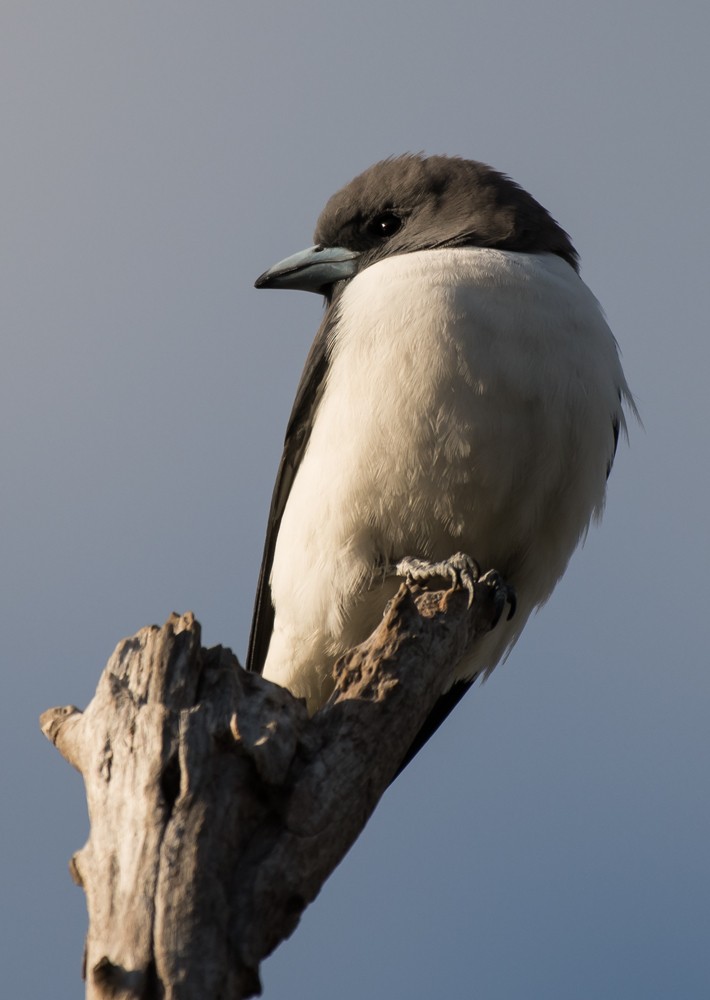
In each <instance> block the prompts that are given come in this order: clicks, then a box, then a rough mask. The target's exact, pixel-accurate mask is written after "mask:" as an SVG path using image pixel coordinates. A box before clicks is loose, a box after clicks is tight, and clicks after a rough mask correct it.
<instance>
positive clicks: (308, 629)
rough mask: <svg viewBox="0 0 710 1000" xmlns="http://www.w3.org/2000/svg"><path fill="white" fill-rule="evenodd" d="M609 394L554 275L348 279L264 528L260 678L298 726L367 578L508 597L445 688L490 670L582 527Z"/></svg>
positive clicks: (598, 329) (478, 253) (417, 258)
mask: <svg viewBox="0 0 710 1000" xmlns="http://www.w3.org/2000/svg"><path fill="white" fill-rule="evenodd" d="M626 391H627V390H626V384H625V382H624V378H623V374H622V372H621V368H620V365H619V360H618V354H617V349H616V344H615V342H614V338H613V337H612V335H611V332H610V331H609V328H608V327H607V325H606V323H605V321H604V318H603V316H602V313H601V310H600V308H599V306H598V304H597V302H596V300H595V299H594V297H593V296H592V294H591V293H590V291H589V290H588V289H587V287H586V286H585V285H584V283H583V282H582V281H581V279H580V278H579V277H578V275H577V274H576V273H575V272H574V270H573V269H572V268H571V267H570V266H569V265H568V264H567V263H565V262H564V261H563V260H561V259H560V258H558V257H556V256H552V255H542V256H535V255H529V254H519V253H509V252H502V251H497V250H484V249H471V248H466V249H452V250H432V251H422V252H418V253H411V254H404V255H401V256H395V257H392V258H389V259H386V260H384V261H381V262H380V263H377V264H375V265H373V266H371V267H369V268H367V269H366V270H365V271H363V272H362V273H361V274H359V275H358V276H357V277H356V278H354V279H353V280H352V281H351V282H350V284H349V285H348V286H347V288H346V290H345V292H344V294H343V296H342V299H341V303H340V321H339V323H338V327H337V335H336V338H335V342H334V347H333V351H332V355H331V363H330V367H329V372H328V380H327V386H326V389H325V392H324V395H323V397H322V400H321V403H320V406H319V408H318V411H317V415H316V420H315V423H314V426H313V430H312V433H311V437H310V441H309V444H308V448H307V451H306V453H305V455H304V458H303V461H302V463H301V466H300V468H299V471H298V473H297V476H296V478H295V481H294V484H293V487H292V490H291V494H290V496H289V500H288V503H287V506H286V509H285V512H284V516H283V520H282V523H281V529H280V532H279V537H278V541H277V545H276V551H275V556H274V562H273V568H272V575H271V587H272V595H273V600H274V606H275V609H276V619H275V627H274V634H273V637H272V641H271V645H270V648H269V654H268V657H267V662H266V666H265V670H264V675H265V676H267V677H269V678H271V679H272V680H276V681H277V682H279V683H281V684H285V685H286V686H288V687H290V688H291V689H292V690H294V692H295V693H297V694H299V695H302V696H305V697H307V698H308V699H309V703H310V705H311V707H316V706H317V704H318V703H320V701H321V700H322V699H323V698H324V697H327V694H328V693H329V689H330V680H329V678H330V666H331V664H332V661H333V658H334V657H335V656H336V655H339V654H340V653H341V652H343V651H344V650H345V649H347V648H349V647H350V646H352V645H353V644H355V643H357V642H359V641H361V640H362V639H363V638H365V636H366V635H367V634H369V632H370V631H371V629H372V628H373V627H374V625H375V624H376V622H377V620H378V619H379V617H380V616H381V613H382V610H383V608H384V605H385V603H386V601H387V600H388V599H389V597H390V596H391V594H392V593H393V590H394V589H395V588H396V583H393V582H391V581H390V582H389V583H387V584H385V585H383V583H382V581H381V579H378V578H377V573H376V570H377V567H378V566H381V565H382V564H383V563H384V562H388V561H393V560H397V559H400V558H402V557H403V556H407V555H408V556H415V557H423V558H435V559H439V558H445V557H446V556H448V555H451V554H453V553H454V552H456V551H458V550H463V551H465V552H467V553H468V554H470V555H472V556H473V557H474V558H475V559H477V560H478V561H479V563H480V564H481V565H482V567H483V568H484V569H487V568H490V567H495V568H496V569H498V570H500V572H501V573H503V575H504V576H505V577H506V578H507V579H508V580H509V582H511V583H512V584H513V585H514V586H515V587H516V589H517V591H518V598H519V605H518V612H517V614H516V617H515V619H514V620H513V622H511V623H509V624H508V625H506V626H499V627H498V628H497V629H496V630H495V632H494V633H492V634H491V635H490V636H489V637H487V639H486V640H485V641H484V642H483V643H482V644H481V645H480V646H479V647H478V650H477V652H476V656H475V658H474V659H470V660H469V661H466V662H464V663H462V665H461V667H460V670H459V676H471V675H472V674H473V673H475V672H477V671H480V670H482V669H485V670H489V669H491V668H492V667H493V666H494V665H495V663H496V662H498V660H499V659H500V658H501V656H502V655H503V654H504V653H505V651H506V649H507V648H508V647H509V646H510V645H511V644H512V643H513V642H514V641H515V639H516V638H517V636H518V634H519V632H520V630H521V629H522V627H523V625H524V624H525V621H526V619H527V617H528V615H529V614H530V611H531V610H532V609H533V608H534V607H535V606H537V605H539V604H541V603H542V602H543V601H545V600H546V599H547V597H548V596H549V594H550V593H551V591H552V588H553V587H554V585H555V583H556V582H557V580H558V579H559V577H560V576H561V574H562V573H563V571H564V569H565V567H566V565H567V562H568V560H569V557H570V555H571V553H572V551H573V550H574V548H575V546H576V545H577V543H578V541H579V540H580V538H581V536H582V535H583V534H584V532H585V531H586V529H587V527H588V525H589V522H590V519H591V518H592V516H593V515H595V514H598V513H600V512H601V509H602V506H603V501H604V491H605V479H606V470H607V465H608V463H609V461H610V460H611V457H612V454H613V436H612V419H613V418H614V417H616V418H617V419H618V420H619V421H620V422H623V417H622V415H621V412H620V400H619V393H620V392H621V393H622V394H626Z"/></svg>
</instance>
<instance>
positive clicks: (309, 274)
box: [254, 246, 360, 292]
mask: <svg viewBox="0 0 710 1000" xmlns="http://www.w3.org/2000/svg"><path fill="white" fill-rule="evenodd" d="M359 256H360V254H359V252H358V251H357V250H346V249H345V247H320V246H314V247H309V248H308V249H307V250H301V251H300V252H299V253H294V254H292V255H291V256H290V257H286V259H285V260H282V261H279V263H278V264H274V266H273V267H270V268H269V270H268V271H264V273H263V274H262V275H260V276H259V277H258V278H257V279H256V281H255V282H254V285H255V287H256V288H297V289H300V290H301V291H304V292H321V291H323V289H324V288H327V287H328V286H329V285H332V284H334V283H335V282H336V281H343V280H345V279H346V278H352V276H353V275H354V274H355V272H356V271H357V258H358V257H359Z"/></svg>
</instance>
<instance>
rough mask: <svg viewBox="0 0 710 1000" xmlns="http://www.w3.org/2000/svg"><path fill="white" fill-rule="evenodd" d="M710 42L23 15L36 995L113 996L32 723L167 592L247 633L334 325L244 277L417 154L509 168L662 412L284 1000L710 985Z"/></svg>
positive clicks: (15, 125)
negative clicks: (309, 391)
mask: <svg viewBox="0 0 710 1000" xmlns="http://www.w3.org/2000/svg"><path fill="white" fill-rule="evenodd" d="M709 29H710V14H709V13H708V7H707V3H706V2H704V0H703V2H700V0H698V2H679V3H675V4H668V3H665V2H664V3H660V2H654V0H629V2H626V3H619V0H614V2H611V0H597V2H596V3H594V4H591V3H587V4H582V3H563V2H561V0H559V2H554V0H540V2H538V3H528V2H522V0H517V2H514V0H478V2H477V3H476V4H471V3H470V2H465V3H464V2H455V0H442V2H439V3H436V4H431V5H429V4H422V3H417V2H409V3H403V2H392V0H376V2H375V0H360V2H359V3H358V4H342V5H338V4H336V3H333V2H332V0H330V2H325V0H322V2H320V0H319V2H313V0H301V2H300V3H298V4H293V3H286V2H285V0H272V2H271V3H269V4H265V3H255V2H248V0H240V2H237V0H231V2H226V0H210V2H208V3H196V2H193V3H187V2H183V0H170V2H167V0H150V2H149V3H146V2H140V3H139V2H137V0H121V2H120V3H119V2H115V0H114V2H106V0H92V2H91V3H88V2H84V3H80V2H74V0H64V2H62V3H57V2H56V0H47V2H39V0H4V2H3V4H2V8H1V9H0V102H1V110H0V127H1V129H2V136H3V155H2V157H1V158H0V179H1V182H2V192H3V198H2V216H3V221H2V230H1V231H2V237H1V242H0V247H1V250H0V252H1V253H2V264H1V267H0V282H1V283H2V305H1V307H0V308H1V309H2V356H3V364H2V370H1V371H0V420H1V426H2V430H3V434H2V443H1V446H0V447H1V449H2V451H1V454H0V461H1V463H2V480H1V482H2V517H3V530H2V533H1V535H0V547H1V548H0V560H1V562H0V565H1V566H2V584H3V594H2V614H3V617H4V621H3V636H4V641H3V652H4V661H5V662H4V667H3V678H4V684H5V690H4V697H3V699H2V703H1V705H0V712H1V713H2V717H1V719H0V739H1V740H2V747H1V748H0V753H1V759H2V783H3V810H2V844H3V850H2V852H1V854H0V866H1V870H0V879H1V881H0V899H2V906H3V909H4V911H5V912H4V915H3V925H4V931H3V935H2V944H1V945H0V947H2V948H3V949H6V950H7V951H6V954H5V955H4V956H3V989H4V991H5V993H6V995H7V996H8V997H11V996H12V997H28V998H34V997H42V996H52V997H55V998H58V1000H70V998H74V997H77V996H79V995H81V986H80V981H79V973H80V964H81V950H82V941H83V933H84V928H85V911H84V903H83V898H82V894H81V892H80V890H78V889H77V888H75V887H74V886H73V884H72V883H71V881H70V878H69V875H68V873H67V861H68V859H69V857H70V855H71V854H72V852H73V851H75V850H77V849H78V848H79V847H80V846H81V845H82V844H83V843H84V841H85V839H86V835H87V831H88V826H87V820H86V810H85V805H84V798H83V790H82V786H81V781H80V778H79V776H78V775H77V774H76V773H74V772H73V771H72V770H71V769H70V768H69V766H68V765H66V764H65V763H64V762H63V761H62V760H61V759H60V757H59V755H58V754H57V753H56V752H55V751H54V750H53V749H52V748H51V747H50V746H49V744H48V743H46V742H45V741H44V740H43V738H42V737H41V735H40V734H39V731H38V727H37V716H38V715H39V713H40V712H41V711H42V710H43V709H45V708H48V707H50V706H52V705H55V704H66V703H71V702H73V703H75V704H77V705H80V706H85V705H86V704H87V703H88V701H89V700H90V699H91V696H92V693H93V689H94V687H95V684H96V682H97V680H98V677H99V674H100V671H101V669H102V667H103V665H104V663H105V661H106V659H107V658H108V656H109V654H110V653H111V651H112V649H113V647H114V645H115V644H116V642H117V641H118V640H119V639H121V638H122V637H123V636H125V635H130V634H132V633H134V632H135V631H137V630H138V629H139V628H140V627H142V626H143V625H145V624H148V623H150V622H154V621H155V622H162V621H163V620H164V619H165V618H166V616H167V615H168V613H169V612H170V611H172V610H173V609H176V610H179V611H184V610H186V609H188V608H190V609H193V610H194V611H195V613H196V614H197V616H198V617H199V618H200V620H201V621H202V623H203V626H204V636H205V640H206V642H207V643H210V644H211V643H217V642H221V643H224V644H226V645H231V646H233V647H234V649H235V650H236V651H237V652H238V653H239V655H240V656H241V655H242V654H243V652H244V649H245V645H246V638H247V631H248V624H249V618H250V614H251V603H252V597H253V592H254V588H255V581H256V575H257V572H258V565H259V559H260V555H261V545H262V540H263V532H264V526H265V521H266V513H267V509H268V501H269V496H270V492H271V487H272V484H273V479H274V475H275V470H276V465H277V462H278V457H279V454H280V448H281V441H282V437H283V430H284V425H285V420H286V417H287V415H288V411H289V409H290V406H291V402H292V399H293V393H294V391H295V386H296V383H297V380H298V377H299V374H300V369H301V365H302V363H303V360H304V358H305V354H306V351H307V348H308V345H309V343H310V340H311V338H312V336H313V334H314V332H315V329H316V326H317V323H318V320H319V316H320V305H319V303H318V301H317V299H316V297H315V296H307V295H302V294H299V293H291V294H289V293H285V292H272V293H266V292H256V291H254V290H253V288H252V282H253V279H254V278H255V277H256V276H257V275H258V274H259V273H260V272H261V271H263V270H264V269H265V268H266V267H267V266H269V265H270V264H272V263H273V262H275V261H276V260H278V259H280V258H281V257H283V256H285V255H286V254H288V253H291V252H293V251H295V250H298V249H300V248H301V247H303V246H306V245H307V244H308V243H309V242H310V240H311V235H312V230H313V226H314V223H315V219H316V216H317V214H318V212H319V211H320V209H321V207H322V205H323V203H324V202H325V200H326V198H327V197H328V196H329V195H330V194H331V193H332V192H333V191H335V190H336V189H337V188H338V187H340V186H341V185H342V184H343V183H345V182H346V181H348V180H349V179H350V178H351V177H352V176H353V175H354V174H355V173H357V172H359V171H360V170H362V169H364V168H365V167H366V166H368V165H369V164H370V163H372V162H374V161H375V160H377V159H380V158H382V157H383V156H386V155H389V154H392V153H399V152H403V151H405V150H426V151H427V152H431V153H434V152H436V153H457V154H461V155H464V156H471V157H474V158H478V159H483V160H486V161H488V162H490V163H492V164H493V165H494V166H496V167H498V168H499V169H502V170H505V171H506V172H508V173H510V174H511V175H512V176H513V177H514V178H515V179H516V180H517V181H518V182H519V183H521V184H522V185H523V186H525V187H526V188H528V189H529V190H530V191H531V192H532V193H533V194H534V195H535V197H537V198H538V199H539V200H540V201H541V202H542V203H543V204H544V205H545V206H546V207H547V208H549V209H550V211H551V212H552V213H553V214H554V215H555V217H556V218H557V219H558V220H559V221H560V222H561V223H562V225H563V226H564V227H565V228H566V229H567V230H568V231H569V232H570V233H571V235H572V238H573V240H574V242H575V244H576V245H577V247H578V249H579V250H580V252H581V255H582V271H583V276H584V278H585V279H586V281H587V282H588V283H589V284H590V286H591V287H592V289H593V290H594V292H595V294H596V295H597V296H598V297H599V299H600V300H601V302H602V304H603V305H604V308H605V310H606V312H607V315H608V317H609V320H610V323H611V326H612V328H613V329H614V331H615V333H616V335H617V337H618V339H619V341H620V344H621V347H622V351H623V356H624V364H625V368H626V372H627V376H628V379H629V382H630V384H631V386H632V389H633V390H634V392H635V394H636V397H637V401H638V404H639V407H640V409H641V412H642V415H643V419H644V424H645V430H642V429H641V428H640V427H638V426H635V425H632V426H631V429H630V430H631V445H630V447H628V448H627V447H626V446H625V445H624V446H622V447H621V448H620V452H619V455H618V459H617V464H616V467H615V469H614V473H613V476H612V481H611V488H610V496H609V502H608V510H607V513H606V516H605V520H604V524H603V526H602V528H601V529H595V530H593V531H592V533H591V534H590V537H589V539H588V541H587V544H586V546H585V548H584V549H583V550H582V551H581V552H580V553H578V554H577V556H576V557H575V558H574V560H573V562H572V564H571V566H570V569H569V571H568V573H567V575H566V577H565V579H564V581H563V582H562V583H561V585H560V586H559V588H558V591H557V593H556V594H555V595H554V597H553V599H552V600H551V601H550V603H549V604H548V606H547V607H546V608H544V609H543V611H542V612H541V613H540V614H539V615H538V616H537V617H536V618H535V619H534V620H533V621H532V622H531V623H530V624H529V625H528V627H527V629H526V631H525V633H524V635H523V638H522V639H521V641H520V642H519V644H518V646H517V647H516V649H515V650H514V652H513V655H512V656H511V658H510V659H509V661H508V662H507V663H506V664H505V665H504V666H503V667H500V668H499V669H498V670H497V671H496V672H495V673H494V675H493V677H492V678H491V680H490V681H489V682H488V683H487V684H486V685H485V686H484V687H483V688H476V689H474V692H473V693H471V694H470V695H469V696H468V698H467V699H466V700H465V702H464V703H463V705H462V706H461V708H460V709H459V711H458V712H457V713H456V715H455V716H454V717H453V718H452V719H451V720H450V722H449V723H448V724H447V726H446V727H445V728H444V729H443V730H442V731H441V732H440V734H439V735H438V736H437V737H436V738H435V739H434V740H432V742H431V744H430V745H429V746H428V747H427V749H426V750H425V751H424V752H423V753H422V754H420V756H419V757H418V758H417V760H416V761H415V763H414V764H413V765H412V766H411V767H410V768H409V769H408V770H407V772H406V773H405V774H404V775H403V776H402V778H400V779H399V780H398V781H397V783H396V784H395V785H394V786H393V787H392V788H391V789H390V791H389V792H388V794H387V796H386V797H385V799H384V800H383V802H382V803H381V805H380V806H379V808H378V810H377V812H376V814H375V816H374V817H373V819H372V821H371V823H370V825H369V827H368V829H367V830H366V832H365V834H364V835H363V837H362V838H361V839H360V841H359V842H358V843H357V844H356V845H355V847H354V848H353V850H352V851H351V853H350V855H349V856H348V858H347V859H346V860H345V861H344V862H343V864H342V865H341V866H340V868H339V869H338V871H337V872H336V873H335V874H334V875H333V877H332V878H331V879H330V881H329V882H328V883H327V885H326V887H325V888H324V890H323V892H322V894H321V896H320V897H319V899H318V900H317V901H316V902H315V903H314V904H313V905H312V907H311V908H310V909H309V910H308V911H307V912H306V914H305V916H304V919H303V920H302V923H301V926H300V927H299V929H298V930H297V931H296V933H295V934H294V936H293V937H292V939H291V940H290V941H289V942H287V943H286V944H285V945H283V946H282V947H281V949H280V950H279V951H278V952H277V953H276V955H274V956H273V958H272V959H271V960H270V961H269V962H268V963H267V964H266V965H265V966H264V970H263V971H264V985H265V994H266V997H267V998H269V1000H281V998H283V1000H285V998H289V1000H298V998H301V997H303V998H320V997H323V998H326V997H327V998H330V997H333V996H338V997H340V998H341V1000H350V998H356V997H357V998H360V997H362V996H375V997H388V998H399V997H407V998H409V1000H417V998H422V1000H423V998H427V1000H429V998H430V997H432V996H444V997H447V998H468V997H472V996H480V997H485V998H486V1000H511V998H518V997H519V998H521V1000H531V998H532V1000H536V998H544V1000H557V998H560V1000H563V998H564V1000H569V998H574V1000H597V998H599V997H607V996H608V997H623V998H624V1000H635V998H639V1000H640V998H643V1000H653V998H659V1000H660V998H663V1000H667V998H668V997H670V996H672V997H680V998H699V997H706V996H708V995H710V953H709V950H708V940H709V939H710V935H709V932H710V908H709V907H708V891H709V889H710V884H709V883H710V859H709V852H708V844H709V843H710V803H709V801H708V791H707V775H708V737H707V730H708V714H709V713H708V708H709V702H710V676H709V674H710V672H709V670H708V661H709V657H708V651H707V641H706V632H707V629H706V619H707V614H708V612H707V607H706V599H707V593H708V587H707V582H706V580H707V567H708V564H709V563H710V545H709V533H708V528H707V519H708V509H709V508H710V496H709V493H710V462H709V460H708V435H707V429H706V428H707V424H708V420H709V418H710V402H709V400H708V387H707V381H708V375H707V373H708V370H710V346H709V340H708V323H707V318H706V311H707V307H706V300H707V295H708V292H707V289H708V279H707V269H708V238H707V234H708V229H709V225H708V223H709V219H708V193H707V178H708V172H709V169H710V156H709V155H708V152H709V150H708V127H707V95H708V92H709V91H710V79H709V77H710V72H709V71H708V60H707V39H708V31H709Z"/></svg>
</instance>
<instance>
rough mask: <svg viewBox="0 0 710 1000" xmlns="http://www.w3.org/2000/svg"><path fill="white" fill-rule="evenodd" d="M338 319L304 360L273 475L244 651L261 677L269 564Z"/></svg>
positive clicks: (268, 628) (331, 311)
mask: <svg viewBox="0 0 710 1000" xmlns="http://www.w3.org/2000/svg"><path fill="white" fill-rule="evenodd" d="M336 320H337V316H336V307H335V305H331V306H330V307H329V308H328V310H327V312H326V314H325V316H324V317H323V322H322V323H321V325H320V327H319V329H318V333H317V334H316V337H315V340H314V341H313V344H312V345H311V349H310V351H309V352H308V357H307V358H306V364H305V367H304V369H303V374H302V375H301V381H300V382H299V384H298V389H297V390H296V399H295V401H294V404H293V409H292V410H291V416H290V417H289V421H288V426H287V428H286V439H285V441H284V450H283V455H282V456H281V463H280V465H279V471H278V473H277V476H276V484H275V486H274V493H273V496H272V498H271V509H270V510H269V520H268V523H267V527H266V541H265V542H264V555H263V557H262V560H261V571H260V573H259V583H258V586H257V590H256V600H255V603H254V614H253V617H252V623H251V635H250V636H249V648H248V650H247V661H246V668H247V670H253V671H254V672H256V673H258V674H260V673H261V672H262V670H263V669H264V662H265V660H266V654H267V653H268V651H269V642H270V640H271V633H272V630H273V627H274V605H273V603H272V601H271V587H270V585H269V577H270V576H271V565H272V563H273V560H274V549H275V548H276V539H277V538H278V534H279V527H280V525H281V518H282V517H283V512H284V509H285V507H286V501H287V500H288V496H289V493H290V492H291V486H292V485H293V481H294V479H295V478H296V473H297V472H298V467H299V465H300V464H301V459H302V458H303V455H304V453H305V450H306V447H307V445H308V439H309V437H310V435H311V429H312V427H313V420H314V418H315V413H316V410H317V409H318V404H319V402H320V399H321V396H322V394H323V388H324V385H325V378H326V374H327V371H328V352H329V345H330V338H331V332H332V329H333V326H334V325H335V322H336Z"/></svg>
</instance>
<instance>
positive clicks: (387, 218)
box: [365, 212, 402, 240]
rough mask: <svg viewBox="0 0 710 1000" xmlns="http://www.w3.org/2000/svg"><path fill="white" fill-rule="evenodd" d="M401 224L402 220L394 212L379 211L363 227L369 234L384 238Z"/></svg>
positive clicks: (395, 230) (390, 234)
mask: <svg viewBox="0 0 710 1000" xmlns="http://www.w3.org/2000/svg"><path fill="white" fill-rule="evenodd" d="M401 225H402V220H401V219H400V217H399V216H398V215H395V213H394V212H380V214H379V215H375V216H374V217H373V218H372V219H370V220H369V222H368V223H367V225H366V226H365V228H366V230H367V231H368V233H369V234H370V236H376V237H377V239H380V240H386V239H387V238H388V237H390V236H394V234H395V233H396V232H397V230H398V229H399V228H400V227H401Z"/></svg>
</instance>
